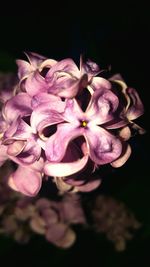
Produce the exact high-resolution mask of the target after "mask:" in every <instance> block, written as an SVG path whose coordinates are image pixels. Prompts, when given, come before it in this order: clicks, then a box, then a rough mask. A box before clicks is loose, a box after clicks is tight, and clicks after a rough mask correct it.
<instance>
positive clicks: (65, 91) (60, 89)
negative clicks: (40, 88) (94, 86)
mask: <svg viewBox="0 0 150 267" xmlns="http://www.w3.org/2000/svg"><path fill="white" fill-rule="evenodd" d="M47 83H48V86H49V89H48V92H49V93H51V94H55V95H58V96H60V97H66V98H73V97H75V96H76V95H77V94H78V93H79V92H80V91H81V90H82V89H83V88H84V87H85V85H86V84H87V76H86V75H83V76H81V77H80V78H79V79H76V78H73V77H71V76H69V77H68V75H66V74H63V76H62V74H61V73H59V74H58V75H57V77H56V78H55V79H54V80H52V82H51V84H50V83H49V82H47Z"/></svg>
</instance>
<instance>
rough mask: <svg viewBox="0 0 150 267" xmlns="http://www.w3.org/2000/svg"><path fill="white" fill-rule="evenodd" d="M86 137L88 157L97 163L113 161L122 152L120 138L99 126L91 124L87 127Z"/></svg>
mask: <svg viewBox="0 0 150 267" xmlns="http://www.w3.org/2000/svg"><path fill="white" fill-rule="evenodd" d="M86 138H87V142H88V144H89V154H90V158H91V159H92V160H93V161H94V162H95V163H97V164H99V165H103V164H107V163H110V162H112V161H114V160H115V159H117V158H118V157H119V156H120V154H121V152H122V145H121V142H120V140H119V139H118V138H116V137H115V136H113V135H112V134H110V133H109V132H107V131H106V130H104V129H103V128H101V127H98V126H93V127H92V129H88V130H87V131H86Z"/></svg>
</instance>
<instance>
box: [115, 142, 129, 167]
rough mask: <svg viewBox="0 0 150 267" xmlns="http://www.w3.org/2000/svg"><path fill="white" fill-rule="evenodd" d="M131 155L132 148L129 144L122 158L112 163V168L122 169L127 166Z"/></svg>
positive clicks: (123, 151)
mask: <svg viewBox="0 0 150 267" xmlns="http://www.w3.org/2000/svg"><path fill="white" fill-rule="evenodd" d="M130 155H131V147H130V145H129V144H127V145H126V146H125V147H124V149H123V150H122V153H121V155H120V157H119V158H118V159H117V160H115V161H113V162H112V163H111V166H112V167H114V168H119V167H121V166H122V165H124V164H125V162H126V161H127V160H128V158H129V157H130Z"/></svg>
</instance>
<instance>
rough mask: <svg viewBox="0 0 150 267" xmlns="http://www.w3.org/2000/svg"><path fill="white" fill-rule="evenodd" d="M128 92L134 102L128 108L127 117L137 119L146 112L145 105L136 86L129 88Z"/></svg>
mask: <svg viewBox="0 0 150 267" xmlns="http://www.w3.org/2000/svg"><path fill="white" fill-rule="evenodd" d="M127 93H128V95H129V96H130V98H131V99H132V104H131V106H130V107H129V109H128V110H127V118H128V119H129V120H135V119H137V118H138V117H140V116H141V115H142V114H143V113H144V106H143V104H142V101H141V99H140V97H139V95H138V93H137V92H136V90H135V89H134V88H128V89H127Z"/></svg>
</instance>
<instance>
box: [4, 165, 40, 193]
mask: <svg viewBox="0 0 150 267" xmlns="http://www.w3.org/2000/svg"><path fill="white" fill-rule="evenodd" d="M41 183H42V177H41V174H40V172H36V171H33V170H31V169H29V168H25V167H22V166H19V167H18V169H17V170H16V171H15V172H14V173H13V174H12V175H11V176H10V177H9V180H8V184H9V186H10V187H12V189H14V190H16V191H19V192H21V193H23V194H25V195H27V196H35V195H37V193H38V192H39V190H40V188H41Z"/></svg>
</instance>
